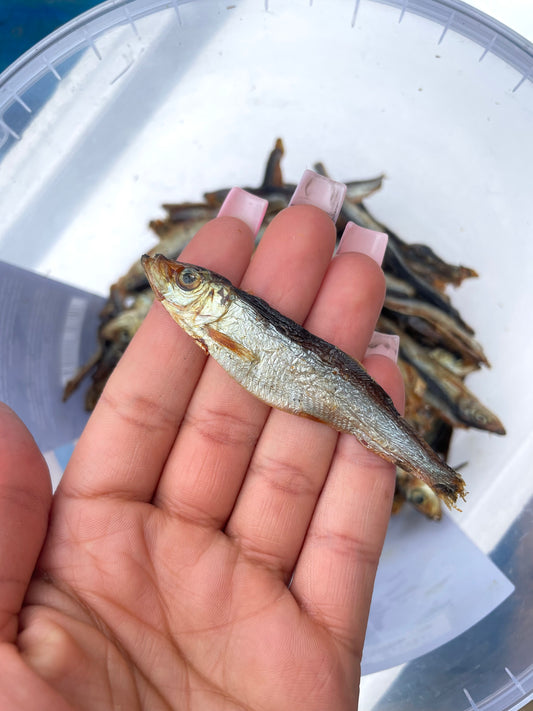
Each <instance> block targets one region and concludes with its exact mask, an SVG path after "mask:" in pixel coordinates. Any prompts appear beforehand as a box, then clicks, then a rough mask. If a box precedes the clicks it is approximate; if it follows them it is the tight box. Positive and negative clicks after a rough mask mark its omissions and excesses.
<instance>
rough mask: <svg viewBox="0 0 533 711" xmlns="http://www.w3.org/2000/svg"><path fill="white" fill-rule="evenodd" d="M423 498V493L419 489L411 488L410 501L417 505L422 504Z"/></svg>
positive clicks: (424, 498)
mask: <svg viewBox="0 0 533 711" xmlns="http://www.w3.org/2000/svg"><path fill="white" fill-rule="evenodd" d="M425 500H426V497H425V494H424V492H423V491H422V490H421V489H413V490H412V491H411V501H412V503H413V504H417V506H422V504H423V503H424V502H425Z"/></svg>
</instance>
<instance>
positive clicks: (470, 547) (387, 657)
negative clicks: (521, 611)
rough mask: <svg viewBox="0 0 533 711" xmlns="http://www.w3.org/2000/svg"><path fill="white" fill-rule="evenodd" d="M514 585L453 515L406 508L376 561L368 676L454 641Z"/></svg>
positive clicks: (365, 671) (366, 660) (366, 650)
mask: <svg viewBox="0 0 533 711" xmlns="http://www.w3.org/2000/svg"><path fill="white" fill-rule="evenodd" d="M513 590H514V586H513V584H512V583H511V582H510V581H509V580H508V579H507V578H506V576H505V575H503V573H502V572H501V571H500V570H499V569H498V568H497V567H496V566H495V565H494V563H493V562H492V561H491V560H490V558H489V557H488V556H486V555H485V554H484V553H482V552H481V551H480V550H479V548H477V546H475V545H474V543H472V541H471V540H470V539H469V538H468V537H467V536H466V535H465V534H464V533H463V532H462V531H461V529H460V528H459V527H458V526H457V525H456V524H455V523H454V522H453V521H452V520H451V518H450V517H449V516H447V515H443V517H442V520H441V521H438V522H436V521H430V520H429V519H425V518H423V517H422V516H421V515H420V514H419V513H418V512H417V511H415V510H414V509H409V508H408V507H407V506H404V507H403V508H402V510H401V511H400V512H399V513H398V514H397V515H396V516H393V517H392V518H391V521H390V524H389V529H388V532H387V538H386V541H385V545H384V548H383V553H382V556H381V560H380V563H379V567H378V573H377V576H376V583H375V587H374V596H373V598H372V606H371V608H370V618H369V621H368V628H367V635H366V641H365V647H364V653H363V660H362V672H363V674H370V673H373V672H377V671H381V670H382V669H388V668H390V667H393V666H396V665H398V664H402V663H404V662H407V661H409V660H411V659H414V658H415V657H419V656H421V655H422V654H426V653H427V652H430V651H432V650H433V649H436V648H437V647H440V645H442V644H445V643H446V642H449V641H450V640H451V639H454V638H455V637H457V636H458V635H460V634H461V633H462V632H464V631H466V630H467V629H469V628H470V627H472V625H474V624H476V622H479V620H481V619H483V617H485V616H486V615H488V614H489V613H490V612H492V610H493V609H494V608H495V607H497V605H499V604H500V603H501V602H503V601H504V600H505V599H506V598H507V597H508V596H509V595H510V594H511V593H512V592H513Z"/></svg>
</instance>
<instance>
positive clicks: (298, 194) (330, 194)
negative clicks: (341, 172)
mask: <svg viewBox="0 0 533 711" xmlns="http://www.w3.org/2000/svg"><path fill="white" fill-rule="evenodd" d="M345 195H346V185H344V183H338V182H337V181H336V180H331V178H326V177H325V176H324V175H319V174H318V173H315V171H314V170H304V174H303V175H302V177H301V179H300V182H299V183H298V185H297V186H296V190H295V191H294V194H293V196H292V198H291V201H290V203H289V205H314V206H315V207H319V208H320V209H321V210H324V212H325V213H327V214H328V215H329V216H330V217H331V219H332V220H333V222H336V221H337V217H338V216H339V213H340V211H341V208H342V203H343V202H344V196H345Z"/></svg>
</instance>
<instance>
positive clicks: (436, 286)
mask: <svg viewBox="0 0 533 711" xmlns="http://www.w3.org/2000/svg"><path fill="white" fill-rule="evenodd" d="M283 154H284V146H283V143H282V141H281V139H278V140H277V141H276V143H275V146H274V149H273V150H272V152H271V154H270V156H269V158H268V161H267V165H266V169H265V172H264V177H263V180H262V182H261V184H260V185H259V186H258V187H246V188H245V189H246V190H248V191H249V192H251V193H253V194H255V195H259V196H261V197H263V198H266V199H267V200H268V209H267V213H266V216H265V220H264V224H263V228H262V230H261V232H260V233H259V235H258V238H257V239H258V240H259V239H260V238H261V235H262V233H263V230H264V228H265V227H266V226H267V225H268V224H269V223H270V221H271V220H272V219H273V218H274V217H275V215H276V214H277V213H278V212H279V211H280V210H282V209H283V208H285V207H287V205H288V204H289V201H290V198H291V196H292V193H293V191H294V188H295V185H293V184H290V183H286V182H285V181H284V179H283V174H282V170H281V161H282V158H283ZM315 169H316V170H317V171H318V172H320V173H322V174H327V173H326V168H325V167H324V165H323V164H321V163H317V164H316V165H315ZM384 177H385V176H384V175H378V176H375V177H372V178H365V179H362V180H352V181H345V182H346V184H347V187H348V189H347V193H346V199H345V202H344V205H343V209H342V211H341V214H340V216H339V219H338V221H337V231H338V235H339V237H340V234H341V233H342V230H343V229H344V227H345V225H346V222H347V221H348V220H352V221H354V222H356V223H358V224H360V225H362V226H363V227H369V228H371V229H375V230H380V231H384V232H387V233H388V235H389V243H388V247H387V251H386V254H385V259H384V264H383V266H384V271H385V276H386V280H387V297H386V301H385V307H384V309H383V312H382V315H381V318H380V321H379V323H378V328H379V329H380V330H382V331H389V332H391V333H397V334H399V335H400V356H399V365H400V368H401V370H402V373H403V375H404V380H405V383H406V419H407V420H408V421H409V422H410V424H411V425H412V426H413V427H414V428H415V429H416V430H417V432H418V433H419V434H420V435H421V436H423V437H424V439H425V440H426V441H427V442H428V443H429V444H430V445H431V447H432V448H433V449H435V450H436V451H437V452H438V453H439V454H440V455H441V456H443V457H446V455H447V452H448V446H449V441H450V437H451V434H452V431H453V428H455V427H476V428H477V429H482V430H487V431H491V432H498V433H500V434H501V433H503V432H504V429H503V425H502V424H501V422H500V421H499V420H498V418H497V417H496V416H495V415H494V414H493V413H491V412H490V410H488V409H487V408H485V407H484V405H483V404H482V403H480V402H479V400H478V399H477V398H476V397H475V396H474V394H473V393H471V392H470V391H469V390H468V389H467V388H466V386H465V384H464V380H465V378H466V377H467V376H468V374H469V373H471V372H473V371H475V370H478V369H479V368H481V367H486V366H488V359H487V357H486V356H485V354H484V352H483V349H482V348H481V346H480V344H479V343H478V342H477V341H476V340H475V339H474V333H473V329H472V328H471V326H469V325H468V324H467V323H466V322H465V320H464V318H463V317H462V316H461V314H459V312H458V311H457V309H456V308H454V306H453V304H452V303H451V300H450V297H449V295H448V294H447V293H446V288H447V286H448V285H453V286H459V285H460V284H461V282H462V281H463V280H464V279H467V278H472V277H476V276H477V274H476V272H475V271H474V270H473V269H470V268H469V267H465V266H462V265H453V264H449V263H447V262H446V261H445V260H443V259H442V258H441V257H440V256H439V255H437V254H435V252H434V251H433V250H432V249H431V248H430V247H428V246H427V245H423V244H410V243H408V242H406V241H404V240H403V239H402V238H400V237H399V235H397V234H396V233H395V232H394V231H393V230H391V229H389V228H388V227H386V226H385V225H384V224H383V223H382V222H380V221H379V220H378V219H377V218H376V217H374V216H373V214H372V213H371V212H370V211H369V209H368V207H367V204H366V200H367V199H368V198H369V197H370V196H371V195H372V194H373V193H374V192H375V191H376V190H379V189H380V188H381V187H382V185H383V181H384ZM228 191H229V188H220V189H218V190H212V191H210V192H208V193H205V195H204V199H203V201H200V202H183V203H176V204H166V205H164V206H163V209H164V210H165V212H166V217H164V218H163V219H157V220H153V221H152V222H150V227H151V228H152V230H153V231H154V233H155V234H156V235H157V236H158V237H159V242H158V244H157V245H156V246H155V247H154V248H153V249H151V250H150V251H149V253H148V254H149V255H150V256H153V255H155V254H156V253H161V254H164V255H165V256H166V257H168V258H170V259H176V258H177V257H179V255H180V253H181V251H182V249H183V248H184V247H185V245H186V244H187V243H188V242H189V240H190V239H191V238H192V237H193V235H194V234H195V233H196V232H197V230H198V229H199V228H200V227H201V226H202V225H204V224H205V223H206V222H207V221H208V220H210V219H212V218H213V217H215V216H216V214H217V212H218V210H219V208H220V206H221V204H222V202H223V200H224V198H225V197H226V195H227V193H228ZM152 299H153V294H152V291H151V289H150V288H149V284H148V281H147V279H146V275H145V273H144V270H143V269H142V266H141V263H140V261H137V262H135V264H133V265H132V266H131V268H130V269H129V270H128V272H127V273H126V274H124V276H122V277H121V278H120V279H119V280H118V281H117V282H116V284H114V285H113V286H112V287H111V289H110V295H109V299H108V301H107V303H106V306H105V307H104V309H103V311H102V314H101V322H100V328H99V331H98V345H97V348H96V349H95V354H94V355H93V357H92V358H91V359H90V360H89V362H88V363H87V364H85V365H84V366H83V367H82V368H80V370H79V372H78V373H77V375H76V376H75V377H74V378H73V379H72V381H71V382H70V383H69V384H67V387H66V388H65V397H68V395H69V394H70V393H71V392H73V390H74V389H75V388H76V387H78V386H79V384H80V382H82V381H83V380H85V379H86V378H88V377H89V376H90V377H91V383H90V386H89V389H88V392H87V395H86V407H87V409H89V410H90V409H92V408H93V407H94V405H95V404H96V402H97V400H98V397H99V396H100V393H101V391H102V389H103V387H104V385H105V383H106V381H107V378H108V377H109V375H110V373H111V372H112V370H113V368H114V367H115V365H116V364H117V363H118V361H119V359H120V357H121V356H122V354H123V352H124V350H125V348H126V346H127V345H128V343H129V341H130V340H131V338H132V337H133V334H134V333H135V331H136V330H137V328H138V326H139V325H140V323H141V322H142V319H143V318H144V316H145V315H146V313H147V310H148V308H149V305H150V302H151V300H152ZM404 500H407V501H409V498H408V497H404ZM434 518H435V517H434Z"/></svg>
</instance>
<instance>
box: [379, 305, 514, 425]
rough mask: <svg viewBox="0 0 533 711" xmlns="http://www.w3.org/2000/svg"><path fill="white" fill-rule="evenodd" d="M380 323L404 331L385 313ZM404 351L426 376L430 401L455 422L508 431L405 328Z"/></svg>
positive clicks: (391, 329) (427, 394)
mask: <svg viewBox="0 0 533 711" xmlns="http://www.w3.org/2000/svg"><path fill="white" fill-rule="evenodd" d="M380 324H381V327H382V328H383V330H384V331H386V332H387V333H394V334H397V335H400V331H399V329H398V327H397V326H395V325H394V323H393V322H392V321H390V320H389V319H387V318H385V317H384V316H383V314H382V315H381V316H380ZM400 354H401V356H402V358H403V359H404V360H405V361H407V363H409V364H410V365H411V366H412V367H413V368H415V369H416V370H417V371H418V373H419V374H420V376H421V377H422V378H423V380H424V382H425V384H426V390H425V393H424V397H425V399H426V401H427V402H428V403H429V404H431V405H433V407H435V408H436V409H437V410H438V411H439V413H440V414H441V416H442V417H443V418H444V419H446V420H447V421H448V422H449V423H450V424H451V425H453V426H454V427H475V428H478V429H482V430H487V431H488V432H494V433H495V434H500V435H504V434H505V428H504V426H503V425H502V423H501V422H500V420H499V419H498V417H496V415H495V414H494V413H493V412H491V411H490V410H489V409H488V408H486V407H485V406H484V405H483V404H482V403H481V402H480V401H479V400H478V398H476V396H475V395H474V394H473V393H472V392H471V391H470V390H469V389H468V388H467V387H466V385H465V384H464V382H463V381H462V380H461V379H460V378H458V377H457V376H455V375H454V374H453V373H452V372H451V371H450V370H448V369H447V368H445V367H444V366H442V365H441V364H440V363H438V362H437V361H436V360H435V359H434V358H433V359H432V358H431V357H430V356H429V354H428V353H427V349H425V348H424V347H423V346H421V345H420V344H419V343H417V342H416V341H415V340H414V339H412V338H411V337H410V336H408V335H407V334H406V333H405V332H402V333H401V336H400Z"/></svg>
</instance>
